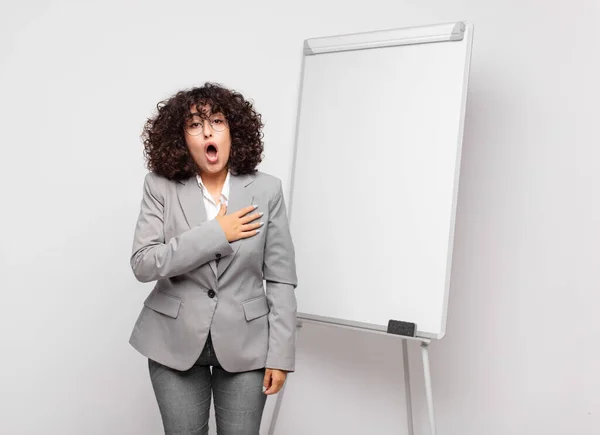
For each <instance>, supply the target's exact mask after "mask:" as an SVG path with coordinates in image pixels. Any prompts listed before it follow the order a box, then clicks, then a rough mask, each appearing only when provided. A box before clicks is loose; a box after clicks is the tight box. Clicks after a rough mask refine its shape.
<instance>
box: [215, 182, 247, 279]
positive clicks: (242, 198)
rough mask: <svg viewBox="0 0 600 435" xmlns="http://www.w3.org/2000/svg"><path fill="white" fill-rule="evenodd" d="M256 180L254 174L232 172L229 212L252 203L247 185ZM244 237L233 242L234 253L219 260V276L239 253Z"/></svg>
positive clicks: (228, 203)
mask: <svg viewBox="0 0 600 435" xmlns="http://www.w3.org/2000/svg"><path fill="white" fill-rule="evenodd" d="M252 181H254V176H253V175H233V174H231V178H230V185H229V199H228V201H227V214H229V213H234V212H236V211H238V210H239V209H241V208H244V207H248V206H249V205H252V201H254V196H253V195H252V193H251V192H250V189H248V188H247V186H248V185H249V184H250V183H252ZM242 240H243V239H240V240H236V241H234V242H231V243H230V245H231V248H232V249H233V253H232V254H230V255H227V256H225V257H223V258H221V260H220V261H219V264H218V266H217V278H219V277H220V276H221V275H222V274H223V272H225V270H226V269H227V267H228V266H229V265H230V264H231V261H232V260H233V257H235V255H236V254H237V252H238V250H239V249H240V245H241V242H242Z"/></svg>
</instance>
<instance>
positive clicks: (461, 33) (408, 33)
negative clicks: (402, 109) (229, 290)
mask: <svg viewBox="0 0 600 435" xmlns="http://www.w3.org/2000/svg"><path fill="white" fill-rule="evenodd" d="M467 28H469V29H470V30H469V38H468V39H467V40H466V43H467V48H468V52H467V56H466V63H465V77H468V67H469V64H470V50H471V36H470V33H472V28H473V25H472V24H468V25H467V23H466V22H462V21H459V22H453V23H444V24H439V25H433V26H418V27H413V28H405V29H394V30H390V31H375V32H364V33H360V34H347V35H336V36H330V37H323V38H311V39H307V40H305V41H304V50H303V56H302V68H301V70H302V75H301V79H300V89H301V92H300V98H299V99H298V113H300V108H301V106H302V89H303V87H304V74H305V61H306V57H307V56H314V55H318V54H324V53H331V52H342V51H352V50H368V49H373V48H383V47H392V46H399V45H412V44H430V43H439V42H449V41H456V42H460V41H463V40H464V37H465V31H466V30H467ZM464 86H465V89H466V81H465V82H464ZM465 101H466V91H465V92H464V93H463V100H462V109H461V121H460V124H461V127H460V137H462V124H463V122H464V105H465ZM299 122H300V116H298V117H297V119H296V140H295V147H294V157H293V161H294V162H296V155H297V152H298V131H299ZM460 140H462V139H460ZM295 172H296V164H295V163H294V164H293V165H292V180H291V192H293V191H294V181H295ZM292 200H293V195H292V197H291V198H290V201H289V206H288V218H290V221H291V209H292ZM305 316H306V317H305ZM308 316H311V315H308V314H305V313H303V314H301V315H299V316H298V317H297V320H298V327H299V328H301V327H302V322H309V323H315V324H323V325H335V326H338V327H341V328H348V329H352V330H358V331H367V332H372V333H378V334H386V335H393V336H395V337H398V338H400V339H402V356H403V362H404V383H405V394H406V412H407V425H408V433H409V435H414V420H413V410H412V394H411V384H410V367H409V359H408V341H409V340H412V341H418V342H420V347H421V357H422V360H423V375H424V380H425V382H424V387H425V396H426V401H427V413H428V419H429V430H430V435H437V428H436V423H435V413H434V409H433V391H432V382H431V369H430V364H429V345H430V344H431V338H426V337H417V336H413V335H411V334H409V335H406V333H402V332H398V331H393V332H391V331H390V330H389V326H388V330H385V328H383V325H378V326H376V325H368V324H360V325H359V324H356V322H353V323H354V324H355V325H352V324H344V323H341V322H339V321H335V320H333V321H328V318H327V317H322V316H314V317H315V318H310V317H308ZM390 322H391V320H390ZM395 322H396V323H399V324H405V325H400V327H404V326H406V324H408V323H409V322H398V321H395ZM413 325H414V324H413ZM374 326H376V328H377V329H375V328H374ZM414 327H415V330H416V325H414ZM415 332H416V331H415ZM415 332H413V333H412V334H415V335H416V333H415ZM297 334H298V332H297ZM426 334H428V333H426ZM435 338H440V337H435ZM286 384H287V381H286V383H285V384H284V385H283V387H282V389H281V390H280V391H279V393H278V395H277V401H276V404H275V409H274V411H273V416H272V418H271V424H270V427H269V432H268V435H274V434H275V426H276V424H277V419H278V416H279V412H280V409H281V403H282V401H283V393H284V391H285V387H286Z"/></svg>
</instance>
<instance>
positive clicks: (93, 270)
mask: <svg viewBox="0 0 600 435" xmlns="http://www.w3.org/2000/svg"><path fill="white" fill-rule="evenodd" d="M0 8H1V9H0V96H1V100H2V103H1V105H0V123H1V129H0V150H1V154H0V164H1V168H0V174H1V176H2V179H1V182H0V186H1V192H0V193H1V200H2V209H1V214H0V219H1V222H2V228H3V230H4V231H3V237H2V242H1V246H2V248H1V250H0V252H1V257H0V260H1V263H0V267H1V269H2V270H1V276H2V290H3V291H2V299H3V300H2V305H1V307H2V315H1V316H0V331H1V334H2V339H1V346H0V350H1V360H0V364H1V367H0V395H1V396H0V409H1V410H2V411H1V413H0V414H1V418H0V433H2V434H10V435H17V434H23V435H33V434H35V435H37V434H52V435H54V434H57V435H58V434H60V435H81V434H86V435H96V434H102V435H104V434H111V435H117V434H126V435H136V434H139V435H142V434H144V435H151V434H160V433H161V427H160V420H159V415H158V410H157V407H156V405H155V402H154V397H153V395H152V391H151V386H150V383H149V380H148V377H147V369H146V362H145V360H144V358H143V357H141V356H139V355H138V354H137V353H135V351H134V350H133V349H132V348H131V347H129V345H128V343H127V339H128V337H129V333H130V330H131V327H132V326H133V322H134V321H135V318H136V316H137V314H138V311H139V309H140V308H141V303H142V301H143V299H144V298H145V296H146V294H147V293H148V292H149V291H150V289H151V285H150V284H140V283H137V282H136V281H135V280H134V278H133V275H132V274H131V272H130V270H129V265H128V258H129V253H130V244H131V238H132V234H133V226H134V224H135V219H136V217H137V213H138V208H139V201H140V199H141V187H142V179H143V175H144V173H145V169H144V168H143V161H142V157H141V150H142V147H141V143H140V140H139V138H138V136H139V133H140V130H141V127H142V124H143V121H144V120H145V117H146V116H149V115H150V114H151V113H152V111H153V108H154V105H155V104H156V103H157V102H158V101H159V100H160V99H161V98H164V97H167V96H168V95H170V94H171V93H172V92H174V91H176V90H177V89H179V88H181V87H188V86H194V85H198V84H201V83H202V82H204V81H205V80H214V81H218V82H222V83H224V84H226V85H228V86H231V87H233V88H235V89H237V90H240V91H241V92H243V93H244V94H245V95H247V96H248V97H250V98H253V99H254V100H255V101H256V105H257V108H258V109H259V111H261V112H262V114H263V115H264V118H265V120H266V122H267V126H266V128H265V135H266V154H267V158H266V160H265V162H264V163H263V165H262V166H261V169H262V170H264V171H266V172H271V173H273V174H275V175H277V176H279V177H281V178H282V179H283V180H284V183H285V186H286V188H288V187H289V181H290V179H289V177H290V164H291V157H292V145H293V137H294V123H295V114H296V101H297V95H298V85H299V77H300V62H301V49H302V42H303V40H304V39H305V38H308V37H313V36H325V35H332V34H339V33H352V32H360V31H369V30H377V29H387V28H395V27H404V26H414V25H420V24H431V23H437V22H446V21H454V20H469V21H471V22H473V23H474V25H475V39H474V48H473V59H472V68H471V84H470V93H469V101H468V113H467V123H466V129H465V142H464V153H463V155H464V161H463V165H462V175H461V177H462V179H461V187H462V190H461V193H460V198H459V212H458V222H457V225H458V227H457V235H456V248H455V253H456V254H455V260H456V261H455V265H454V279H453V289H452V292H451V298H450V311H449V318H448V329H447V336H446V337H445V338H444V339H443V340H441V341H440V342H438V343H434V345H433V347H432V373H433V385H434V394H435V407H436V412H437V417H438V429H439V433H440V434H462V435H481V434H488V435H500V434H502V435H504V434H527V435H530V434H545V435H555V434H556V435H558V434H561V435H562V434H578V435H583V434H598V433H600V376H599V374H598V367H599V362H598V360H599V359H600V348H599V346H598V343H599V339H600V321H599V319H598V314H597V312H598V309H599V306H600V291H599V284H600V278H599V276H600V275H599V274H598V270H599V269H600V256H599V255H598V252H597V247H598V246H600V206H599V202H598V192H599V188H598V185H599V184H600V160H599V159H600V147H599V144H600V133H599V132H598V121H597V113H598V101H599V98H600V86H599V84H598V77H600V62H599V60H598V57H599V53H600V32H599V31H598V28H599V25H600V22H599V21H600V6H599V4H598V2H596V1H595V0H577V1H575V0H574V1H571V2H568V4H567V2H562V3H561V2H547V1H542V0H521V1H514V0H509V1H506V0H504V1H492V0H487V1H481V0H479V1H475V0H462V1H459V0H456V1H442V0H431V1H427V2H425V1H419V2H417V1H410V0H402V1H391V0H389V1H386V0H370V1H368V2H367V1H364V2H358V1H354V2H348V1H342V0H335V1H323V0H319V1H313V0H305V1H302V2H289V3H288V2H281V1H275V0H272V1H259V0H255V1H251V2H241V1H240V2H235V3H234V2H231V1H230V2H200V1H172V2H169V3H168V4H167V3H166V2H159V1H143V2H142V1H121V2H117V1H114V0H110V1H105V2H75V1H26V2H19V3H17V2H13V3H9V2H3V3H2V5H1V6H0ZM300 278H301V277H300ZM299 291H301V287H300V288H299ZM410 350H411V364H412V369H413V373H414V374H415V375H417V376H416V381H415V383H414V385H413V391H414V400H415V411H416V414H417V415H416V424H417V429H418V431H417V433H418V434H425V433H426V429H427V426H426V424H425V414H424V412H423V410H424V407H423V403H424V402H423V396H422V382H420V377H419V376H418V375H419V374H420V371H419V370H420V367H421V366H420V355H419V353H418V348H417V347H415V346H411V349H410ZM402 379H403V378H402V371H401V359H400V345H399V342H397V341H395V340H392V339H391V338H389V337H385V336H377V335H376V336H372V335H368V334H366V333H356V332H352V331H347V330H338V329H331V328H327V327H320V326H319V327H317V326H306V327H304V328H303V330H302V332H301V335H300V340H299V349H298V372H297V373H295V374H294V375H293V376H290V382H289V384H288V389H287V390H286V393H285V401H284V403H283V407H282V409H281V414H280V420H279V424H278V432H277V433H278V434H285V435H305V434H308V433H310V434H345V435H353V434H363V433H365V432H367V431H368V432H369V433H373V434H377V435H392V434H400V433H406V432H405V428H404V426H403V424H404V423H405V420H406V416H405V412H404V408H403V406H404V393H403V382H402ZM274 403H275V399H274V398H270V399H269V401H268V406H267V409H266V411H265V425H264V430H263V433H264V434H266V433H267V432H266V429H267V427H268V422H269V419H270V415H271V411H272V409H273V405H274Z"/></svg>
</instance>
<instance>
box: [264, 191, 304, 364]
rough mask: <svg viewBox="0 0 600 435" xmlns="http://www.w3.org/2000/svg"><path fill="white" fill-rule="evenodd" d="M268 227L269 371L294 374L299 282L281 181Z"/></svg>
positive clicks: (266, 262) (273, 202) (266, 259)
mask: <svg viewBox="0 0 600 435" xmlns="http://www.w3.org/2000/svg"><path fill="white" fill-rule="evenodd" d="M266 227H267V231H266V238H265V252H264V263H263V277H264V279H265V281H266V296H267V301H268V304H269V308H270V312H269V350H268V353H267V362H266V367H267V368H271V369H279V370H286V371H290V372H292V371H294V370H295V351H296V313H297V303H296V296H295V288H296V286H297V285H298V280H297V276H296V264H295V252H294V245H293V242H292V237H291V234H290V229H289V224H288V218H287V213H286V206H285V201H284V198H283V189H282V186H281V180H278V188H277V192H276V193H275V195H274V197H273V199H272V200H271V201H270V205H269V220H268V223H267V225H266Z"/></svg>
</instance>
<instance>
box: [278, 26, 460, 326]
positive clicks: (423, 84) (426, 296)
mask: <svg viewBox="0 0 600 435" xmlns="http://www.w3.org/2000/svg"><path fill="white" fill-rule="evenodd" d="M459 27H460V28H461V31H463V30H464V33H463V34H462V35H461V38H460V40H451V41H445V42H426V43H418V44H415V43H410V40H409V41H408V42H406V38H410V37H411V36H418V38H420V39H419V41H420V42H423V35H425V37H426V35H427V34H430V35H434V36H435V37H438V36H439V35H440V34H444V32H446V33H447V29H448V28H449V27H448V25H439V26H431V27H429V26H428V27H420V28H413V29H400V30H398V31H386V32H379V33H378V32H371V33H368V34H362V35H360V34H358V35H343V36H340V37H330V38H318V39H314V40H308V41H307V43H306V47H307V48H306V49H305V57H304V62H303V69H302V86H301V91H300V92H301V95H300V104H299V109H298V125H297V132H296V133H297V140H296V145H295V157H294V167H293V177H292V190H291V195H290V204H289V214H290V225H291V228H292V235H293V238H294V243H295V248H296V261H297V268H298V276H299V287H298V290H297V298H298V313H299V318H306V319H312V320H322V321H326V322H330V323H338V324H340V325H350V326H359V327H365V328H368V329H376V330H386V329H387V325H388V321H389V320H390V319H393V320H400V321H407V322H414V323H416V325H417V330H418V334H417V335H418V336H422V337H430V338H441V337H442V336H443V335H444V332H445V324H446V310H447V300H448V295H449V283H450V271H451V260H452V245H453V234H454V216H455V209H456V197H457V193H458V177H459V170H460V155H461V145H462V131H463V123H464V111H465V103H466V92H467V78H468V70H469V63H470V52H471V33H472V26H471V25H470V24H463V23H459ZM451 28H453V29H456V28H457V26H453V27H452V26H451ZM390 40H392V41H393V42H392V43H389V42H386V41H390ZM361 41H362V43H363V45H364V43H366V44H367V45H370V46H377V45H379V47H378V48H368V49H344V46H346V48H348V46H349V44H351V45H350V47H352V48H355V47H360V44H361ZM382 41H383V42H382ZM402 41H404V42H402ZM386 44H387V46H386ZM331 46H335V47H336V48H335V49H334V51H329V52H327V51H326V50H327V49H324V51H325V52H323V53H320V52H318V50H319V47H331ZM315 53H317V54H315Z"/></svg>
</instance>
